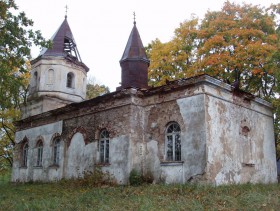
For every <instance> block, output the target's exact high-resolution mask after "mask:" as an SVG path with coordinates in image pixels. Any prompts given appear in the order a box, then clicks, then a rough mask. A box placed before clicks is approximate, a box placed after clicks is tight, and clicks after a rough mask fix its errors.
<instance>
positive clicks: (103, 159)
mask: <svg viewBox="0 0 280 211" xmlns="http://www.w3.org/2000/svg"><path fill="white" fill-rule="evenodd" d="M99 147H100V163H109V133H108V131H107V130H102V131H101V133H100V144H99Z"/></svg>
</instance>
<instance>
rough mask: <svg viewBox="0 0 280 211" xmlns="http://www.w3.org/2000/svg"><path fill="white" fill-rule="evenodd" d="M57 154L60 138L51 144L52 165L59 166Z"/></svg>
mask: <svg viewBox="0 0 280 211" xmlns="http://www.w3.org/2000/svg"><path fill="white" fill-rule="evenodd" d="M59 152H60V138H56V139H55V140H54V143H53V163H54V164H55V165H58V164H59Z"/></svg>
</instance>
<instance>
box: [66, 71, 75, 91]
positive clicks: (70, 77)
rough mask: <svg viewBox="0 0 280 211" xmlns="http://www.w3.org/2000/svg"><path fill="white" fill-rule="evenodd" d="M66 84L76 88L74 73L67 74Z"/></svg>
mask: <svg viewBox="0 0 280 211" xmlns="http://www.w3.org/2000/svg"><path fill="white" fill-rule="evenodd" d="M66 86H67V87H68V88H74V74H73V73H68V74H67V82H66Z"/></svg>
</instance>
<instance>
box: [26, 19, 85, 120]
mask: <svg viewBox="0 0 280 211" xmlns="http://www.w3.org/2000/svg"><path fill="white" fill-rule="evenodd" d="M51 40H52V47H51V48H49V49H43V50H42V51H41V53H40V55H39V56H38V57H37V58H36V59H34V60H33V61H31V66H32V70H31V78H30V83H29V95H28V98H27V105H26V106H23V108H22V118H27V117H29V116H33V115H37V114H40V113H43V112H47V111H50V110H53V109H56V108H59V107H63V106H65V105H67V104H69V103H73V102H81V101H83V100H85V97H86V77H87V72H88V71H89V68H88V67H87V66H86V65H85V64H84V63H83V62H82V60H81V57H80V54H79V51H78V49H77V45H76V42H75V40H74V37H73V34H72V32H71V29H70V27H69V24H68V21H67V16H65V19H64V21H63V22H62V24H61V26H60V27H59V28H58V30H57V31H56V32H55V34H54V35H53V37H52V38H51Z"/></svg>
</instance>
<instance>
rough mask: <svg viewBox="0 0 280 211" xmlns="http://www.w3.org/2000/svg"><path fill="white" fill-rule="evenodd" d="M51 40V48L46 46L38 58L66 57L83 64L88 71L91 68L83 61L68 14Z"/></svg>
mask: <svg viewBox="0 0 280 211" xmlns="http://www.w3.org/2000/svg"><path fill="white" fill-rule="evenodd" d="M51 40H52V47H51V48H49V49H47V48H44V49H43V50H42V51H41V52H40V55H39V57H38V58H41V57H44V56H60V57H65V58H67V59H68V60H70V61H73V62H74V63H76V64H78V65H81V66H83V67H84V68H85V69H86V71H88V70H89V68H88V67H87V66H86V65H85V64H84V63H83V62H82V59H81V57H80V54H79V51H78V49H77V45H76V42H75V39H74V36H73V34H72V31H71V29H70V26H69V24H68V21H67V16H65V19H64V21H63V22H62V24H61V25H60V27H59V28H58V30H57V31H56V32H55V33H54V35H53V36H52V38H51ZM36 60H37V59H36Z"/></svg>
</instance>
